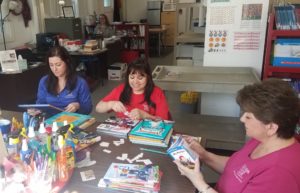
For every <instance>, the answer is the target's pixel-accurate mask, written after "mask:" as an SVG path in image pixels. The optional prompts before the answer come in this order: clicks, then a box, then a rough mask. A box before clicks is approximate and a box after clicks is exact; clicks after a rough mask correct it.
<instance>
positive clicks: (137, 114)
mask: <svg viewBox="0 0 300 193" xmlns="http://www.w3.org/2000/svg"><path fill="white" fill-rule="evenodd" d="M128 117H129V118H130V119H133V120H139V119H144V118H145V111H143V110H140V109H137V108H136V109H133V110H131V111H130V113H129V115H128Z"/></svg>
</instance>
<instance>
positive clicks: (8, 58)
mask: <svg viewBox="0 0 300 193" xmlns="http://www.w3.org/2000/svg"><path fill="white" fill-rule="evenodd" d="M0 63H1V68H2V72H13V71H19V70H20V68H19V65H18V61H17V55H16V51H15V50H5V51H0Z"/></svg>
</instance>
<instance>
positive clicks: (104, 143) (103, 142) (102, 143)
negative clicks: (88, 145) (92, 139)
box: [99, 141, 109, 147]
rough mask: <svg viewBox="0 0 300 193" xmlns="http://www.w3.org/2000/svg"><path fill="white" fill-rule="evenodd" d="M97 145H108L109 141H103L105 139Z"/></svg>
mask: <svg viewBox="0 0 300 193" xmlns="http://www.w3.org/2000/svg"><path fill="white" fill-rule="evenodd" d="M99 145H100V146H101V147H108V146H109V143H108V142H105V141H102V142H101V143H100V144H99Z"/></svg>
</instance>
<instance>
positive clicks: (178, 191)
mask: <svg viewBox="0 0 300 193" xmlns="http://www.w3.org/2000/svg"><path fill="white" fill-rule="evenodd" d="M98 124H99V123H98ZM93 126H94V127H95V126H97V123H96V124H94V125H93ZM101 141H105V142H109V143H110V145H109V147H107V148H104V147H100V146H99V145H98V144H99V143H96V144H94V145H93V146H91V147H90V150H91V160H96V161H97V163H96V164H95V165H93V166H90V167H85V168H79V169H78V168H76V169H75V170H74V173H73V176H72V178H71V180H70V182H69V183H68V185H67V186H66V187H65V188H64V189H63V190H62V191H61V192H64V191H68V192H73V191H77V192H96V191H97V192H119V191H113V190H109V189H105V188H99V187H98V182H99V180H100V178H102V177H103V176H104V175H105V173H106V171H107V169H108V168H109V166H110V164H111V163H112V162H115V163H128V162H127V161H120V160H117V159H116V157H117V156H120V157H121V156H122V153H128V157H129V159H132V158H133V157H135V156H136V155H138V154H139V153H141V152H143V151H141V150H140V148H141V147H145V148H151V149H158V150H161V151H165V150H166V149H163V148H156V147H152V146H143V145H137V144H132V143H131V142H130V141H128V140H127V139H125V144H123V145H120V146H115V145H114V144H113V143H112V142H113V141H119V138H117V137H113V136H109V135H106V134H101ZM204 142H205V140H204ZM103 149H109V150H111V153H110V154H108V153H105V152H103ZM143 153H144V156H143V158H142V159H150V160H151V161H152V163H153V165H158V166H159V168H160V170H161V171H162V172H163V176H162V180H161V189H160V192H163V193H182V192H185V193H193V192H195V188H194V186H193V185H192V183H191V182H190V181H189V180H188V179H187V178H186V177H184V176H181V175H180V172H179V171H178V169H177V167H176V165H175V164H174V163H173V162H172V159H171V158H170V157H169V156H168V155H163V154H158V153H151V152H143ZM133 164H136V162H134V163H133ZM86 170H93V171H94V174H95V177H96V179H95V180H91V181H87V182H82V180H81V176H80V172H82V171H86ZM178 182H180V183H178Z"/></svg>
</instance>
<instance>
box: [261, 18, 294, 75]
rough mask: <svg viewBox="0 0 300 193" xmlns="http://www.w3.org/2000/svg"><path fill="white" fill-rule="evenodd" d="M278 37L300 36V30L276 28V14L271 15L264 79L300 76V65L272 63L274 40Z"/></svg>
mask: <svg viewBox="0 0 300 193" xmlns="http://www.w3.org/2000/svg"><path fill="white" fill-rule="evenodd" d="M278 38H300V30H276V26H275V15H274V13H272V14H271V15H270V16H269V24H268V31H267V41H266V50H265V59H264V68H263V77H262V78H263V79H266V78H269V77H279V78H297V79H299V78H300V67H281V66H273V65H272V55H273V47H274V41H275V40H276V39H278Z"/></svg>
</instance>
